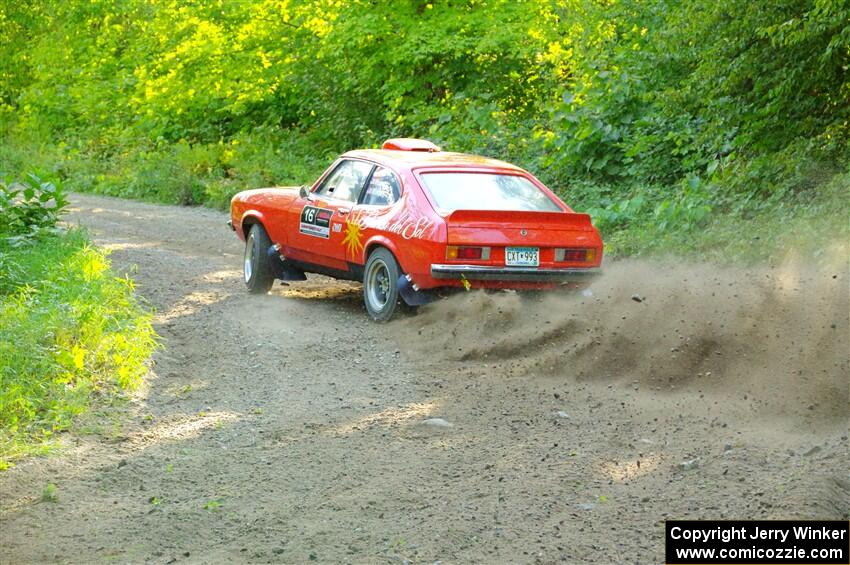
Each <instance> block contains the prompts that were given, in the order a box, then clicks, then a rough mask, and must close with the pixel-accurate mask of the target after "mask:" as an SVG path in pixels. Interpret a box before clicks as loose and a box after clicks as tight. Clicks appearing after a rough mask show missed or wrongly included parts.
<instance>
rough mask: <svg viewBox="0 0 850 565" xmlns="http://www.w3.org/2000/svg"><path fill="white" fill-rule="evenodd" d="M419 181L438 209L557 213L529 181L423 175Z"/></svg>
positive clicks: (492, 175)
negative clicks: (422, 183)
mask: <svg viewBox="0 0 850 565" xmlns="http://www.w3.org/2000/svg"><path fill="white" fill-rule="evenodd" d="M422 181H423V182H424V183H425V188H426V189H427V190H428V192H429V193H430V194H431V198H432V199H433V200H434V203H435V204H436V205H437V207H438V208H441V209H442V210H445V211H447V212H453V211H455V210H531V211H537V212H560V211H561V208H560V207H558V205H557V204H555V203H554V202H553V201H552V199H551V198H549V197H548V196H547V195H546V194H545V193H544V192H543V191H542V190H540V189H539V188H537V187H536V186H535V185H534V184H533V183H532V182H531V181H530V180H528V179H526V178H524V177H520V176H516V175H503V174H498V173H423V174H422Z"/></svg>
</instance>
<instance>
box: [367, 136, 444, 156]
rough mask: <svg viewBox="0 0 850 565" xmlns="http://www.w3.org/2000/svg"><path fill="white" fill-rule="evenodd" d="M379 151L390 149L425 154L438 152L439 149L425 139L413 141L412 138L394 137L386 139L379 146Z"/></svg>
mask: <svg viewBox="0 0 850 565" xmlns="http://www.w3.org/2000/svg"><path fill="white" fill-rule="evenodd" d="M381 149H392V150H394V151H424V152H426V153H433V152H435V151H440V148H439V147H437V146H436V145H434V144H433V143H431V142H430V141H428V140H427V139H414V138H412V137H395V138H393V139H388V140H386V141H385V142H384V144H383V145H382V146H381Z"/></svg>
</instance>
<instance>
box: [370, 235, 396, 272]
mask: <svg viewBox="0 0 850 565" xmlns="http://www.w3.org/2000/svg"><path fill="white" fill-rule="evenodd" d="M380 247H383V248H384V249H386V250H387V251H389V252H390V253H392V254H393V257H395V260H396V262H397V263H398V266H399V269H401V272H402V273H406V272H407V271H406V270H405V268H404V264H403V262H402V258H401V255H400V254H399V252H398V247H396V245H395V244H394V243H393V242H392V241H391V240H390V239H389V238H387V237H384V236H381V235H376V236H375V237H373V238H372V239H370V240H369V241H367V242H366V245H365V246H364V247H363V265H364V266H365V265H366V262H367V261H369V256H370V255H371V254H372V253H374V252H375V250H376V249H378V248H380Z"/></svg>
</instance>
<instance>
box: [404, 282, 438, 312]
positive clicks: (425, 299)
mask: <svg viewBox="0 0 850 565" xmlns="http://www.w3.org/2000/svg"><path fill="white" fill-rule="evenodd" d="M398 294H399V296H401V298H402V300H404V302H405V303H406V304H407V305H408V306H423V305H425V304H428V303H429V302H431V301H433V300H434V297H433V296H432V295H431V293H430V292H423V291H421V290H419V289H417V288H416V287H415V286H414V284H413V282H411V280H410V279H409V278H408V277H407V275H401V276H400V277H399V278H398Z"/></svg>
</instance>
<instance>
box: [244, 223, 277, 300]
mask: <svg viewBox="0 0 850 565" xmlns="http://www.w3.org/2000/svg"><path fill="white" fill-rule="evenodd" d="M271 245H272V242H271V240H270V239H269V235H268V234H267V233H266V230H265V229H264V228H263V226H262V225H260V224H254V225H252V226H251V230H250V231H249V232H248V237H247V238H246V239H245V261H244V262H243V267H242V272H243V274H244V278H245V286H246V287H248V292H250V293H251V294H265V293H267V292H268V291H269V289H270V288H271V287H272V285H273V284H274V272H273V271H272V266H271V263H270V262H269V254H268V250H269V247H271Z"/></svg>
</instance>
